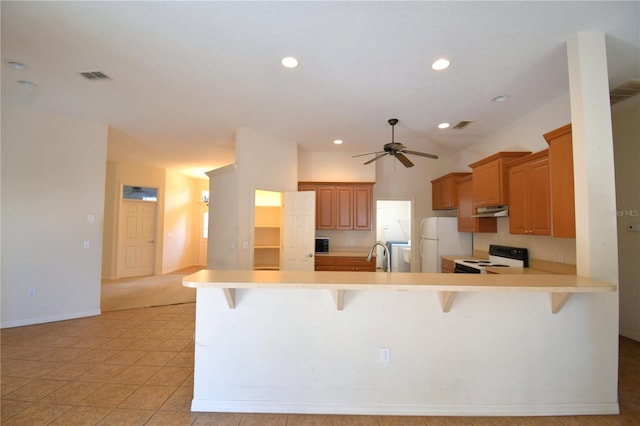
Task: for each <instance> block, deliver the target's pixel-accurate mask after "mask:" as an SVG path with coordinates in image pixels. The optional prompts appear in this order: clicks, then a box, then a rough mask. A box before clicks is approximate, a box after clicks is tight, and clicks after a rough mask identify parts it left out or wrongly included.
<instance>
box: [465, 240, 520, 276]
mask: <svg viewBox="0 0 640 426" xmlns="http://www.w3.org/2000/svg"><path fill="white" fill-rule="evenodd" d="M528 266H529V252H528V250H527V249H526V248H520V247H508V246H499V245H495V244H491V245H490V246H489V260H467V259H460V260H455V261H454V272H455V273H456V274H486V273H487V268H526V267H528Z"/></svg>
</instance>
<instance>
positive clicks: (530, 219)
mask: <svg viewBox="0 0 640 426" xmlns="http://www.w3.org/2000/svg"><path fill="white" fill-rule="evenodd" d="M549 200H550V199H549V155H548V151H547V150H545V151H541V152H537V153H535V154H532V155H529V156H527V157H523V158H522V160H518V161H514V162H512V163H511V164H510V165H509V233H511V234H526V235H551V210H550V202H549Z"/></svg>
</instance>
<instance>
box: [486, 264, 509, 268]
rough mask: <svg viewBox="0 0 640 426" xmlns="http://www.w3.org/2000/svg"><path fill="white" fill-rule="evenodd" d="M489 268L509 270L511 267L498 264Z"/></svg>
mask: <svg viewBox="0 0 640 426" xmlns="http://www.w3.org/2000/svg"><path fill="white" fill-rule="evenodd" d="M487 266H490V267H492V268H508V267H509V265H500V264H498V265H487Z"/></svg>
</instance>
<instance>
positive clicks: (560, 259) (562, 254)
mask: <svg viewBox="0 0 640 426" xmlns="http://www.w3.org/2000/svg"><path fill="white" fill-rule="evenodd" d="M558 262H563V263H564V253H558Z"/></svg>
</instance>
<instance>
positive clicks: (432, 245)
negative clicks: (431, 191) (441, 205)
mask: <svg viewBox="0 0 640 426" xmlns="http://www.w3.org/2000/svg"><path fill="white" fill-rule="evenodd" d="M420 238H421V239H420V257H421V258H422V272H442V261H441V259H440V257H441V256H470V255H471V254H472V253H473V234H472V233H471V232H458V218H457V217H427V218H424V219H422V220H421V221H420Z"/></svg>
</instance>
